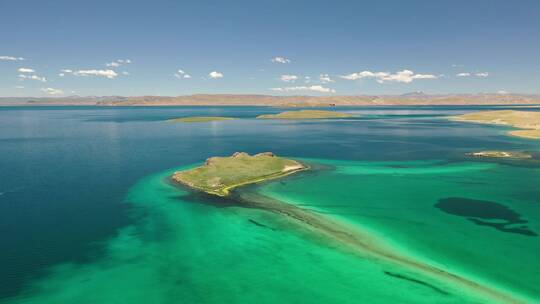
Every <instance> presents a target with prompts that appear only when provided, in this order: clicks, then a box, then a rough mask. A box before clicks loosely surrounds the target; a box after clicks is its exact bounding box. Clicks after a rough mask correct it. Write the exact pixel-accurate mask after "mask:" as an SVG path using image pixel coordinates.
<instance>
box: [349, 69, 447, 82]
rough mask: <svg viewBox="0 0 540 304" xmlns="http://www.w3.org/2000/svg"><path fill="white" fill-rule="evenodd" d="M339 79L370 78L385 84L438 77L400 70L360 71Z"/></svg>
mask: <svg viewBox="0 0 540 304" xmlns="http://www.w3.org/2000/svg"><path fill="white" fill-rule="evenodd" d="M340 78H343V79H347V80H357V79H363V78H372V79H375V80H376V81H377V82H378V83H385V82H401V83H411V82H413V81H414V80H416V79H436V78H438V76H435V75H432V74H415V73H414V72H413V71H411V70H402V71H398V72H396V73H393V74H392V73H389V72H371V71H362V72H358V73H352V74H348V75H342V76H340Z"/></svg>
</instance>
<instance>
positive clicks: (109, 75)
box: [72, 70, 118, 79]
mask: <svg viewBox="0 0 540 304" xmlns="http://www.w3.org/2000/svg"><path fill="white" fill-rule="evenodd" d="M72 74H73V75H75V76H100V77H106V78H109V79H113V78H115V77H116V76H118V74H117V73H116V72H115V71H113V70H78V71H73V72H72Z"/></svg>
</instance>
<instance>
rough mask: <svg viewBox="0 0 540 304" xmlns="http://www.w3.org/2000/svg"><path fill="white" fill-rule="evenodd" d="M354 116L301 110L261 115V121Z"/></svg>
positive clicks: (334, 112) (333, 112)
mask: <svg viewBox="0 0 540 304" xmlns="http://www.w3.org/2000/svg"><path fill="white" fill-rule="evenodd" d="M352 116H353V115H351V114H348V113H341V112H336V111H323V110H299V111H285V112H281V113H278V114H265V115H259V116H257V118H259V119H322V118H347V117H352Z"/></svg>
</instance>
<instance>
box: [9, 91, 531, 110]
mask: <svg viewBox="0 0 540 304" xmlns="http://www.w3.org/2000/svg"><path fill="white" fill-rule="evenodd" d="M505 104H508V105H519V104H523V105H529V104H540V95H520V94H493V93H485V94H447V95H428V94H425V93H423V92H413V93H407V94H402V95H357V96H271V95H241V94H239V95H234V94H196V95H185V96H134V97H123V96H67V97H41V98H33V97H0V106H32V105H35V106H47V105H51V106H52V105H101V106H211V105H220V106H240V105H241V106H288V107H313V106H356V105H505Z"/></svg>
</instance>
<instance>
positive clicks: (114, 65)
mask: <svg viewBox="0 0 540 304" xmlns="http://www.w3.org/2000/svg"><path fill="white" fill-rule="evenodd" d="M130 63H131V60H129V59H117V60H115V61H113V62H109V63H106V64H105V65H106V66H108V67H112V68H117V67H119V66H121V65H124V64H130Z"/></svg>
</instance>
